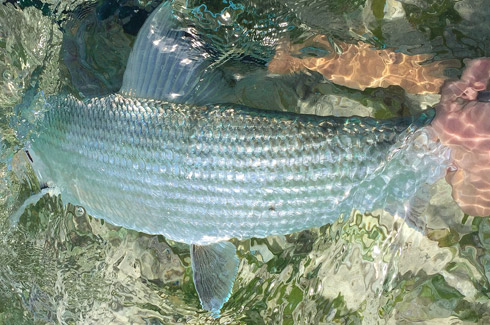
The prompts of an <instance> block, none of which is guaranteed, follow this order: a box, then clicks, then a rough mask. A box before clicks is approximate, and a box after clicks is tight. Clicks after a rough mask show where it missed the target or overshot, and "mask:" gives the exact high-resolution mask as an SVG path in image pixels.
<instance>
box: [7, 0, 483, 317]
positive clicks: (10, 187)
mask: <svg viewBox="0 0 490 325" xmlns="http://www.w3.org/2000/svg"><path fill="white" fill-rule="evenodd" d="M158 4H159V2H154V1H129V0H128V1H112V2H107V1H106V2H101V1H97V2H93V1H87V2H86V1H82V0H79V1H73V2H59V1H55V0H49V1H31V2H29V1H19V2H14V1H11V2H9V3H5V4H0V107H1V110H0V135H1V143H0V154H1V156H0V324H57V323H60V324H169V323H191V324H202V323H231V324H244V323H245V324H328V323H341V324H344V323H347V324H378V323H381V324H384V323H388V324H411V323H413V322H417V321H420V322H426V323H431V324H441V323H442V324H447V323H451V324H459V323H463V322H470V323H471V322H479V323H482V324H485V323H490V299H489V276H490V254H489V252H490V220H489V219H485V218H474V217H472V216H466V215H464V214H463V213H462V212H461V211H460V210H459V208H458V207H457V205H456V204H455V203H454V202H453V201H452V198H451V196H450V188H449V186H448V185H447V184H446V183H445V181H444V180H441V181H440V182H438V183H437V184H435V185H434V186H433V187H432V188H431V200H430V204H429V206H428V208H427V209H426V211H425V213H424V216H423V218H425V219H426V223H427V233H426V234H423V233H421V232H418V231H416V230H414V229H412V228H410V227H408V226H407V225H406V224H405V223H404V222H403V221H402V220H400V219H395V218H393V217H392V216H390V215H388V214H386V213H384V212H383V211H373V212H372V214H369V215H360V214H357V213H356V212H355V211H354V212H353V213H352V214H351V215H348V216H343V217H342V218H340V219H339V220H338V221H336V222H335V223H334V224H332V225H325V226H324V227H322V228H319V229H311V230H307V231H303V232H301V233H297V234H291V235H286V236H276V237H269V238H265V239H264V238H261V239H255V238H253V239H249V240H244V241H234V244H235V245H236V246H237V248H238V254H239V257H240V258H241V263H240V268H239V272H238V277H237V280H236V283H235V286H234V289H233V293H232V295H231V298H230V300H229V301H228V302H227V303H226V304H225V305H224V307H223V310H222V317H221V318H220V319H218V320H214V319H213V318H212V317H210V316H209V315H208V314H207V313H206V312H205V311H203V310H201V309H200V303H199V299H198V297H197V293H196V291H195V289H194V285H193V282H192V278H191V276H192V272H191V269H190V257H189V250H188V247H187V246H186V245H183V244H179V243H174V242H170V241H168V240H166V239H165V238H163V237H161V236H149V235H146V234H142V233H137V232H135V231H131V230H127V229H124V228H119V227H114V226H112V225H110V224H107V223H105V222H104V221H103V220H99V219H94V218H92V217H90V216H88V215H86V214H85V212H84V209H83V208H82V207H74V206H71V205H69V204H68V203H69V202H63V201H62V198H55V197H48V196H46V197H44V198H43V199H42V200H41V201H40V202H39V203H38V204H36V205H35V206H30V207H29V208H28V209H27V211H26V213H25V214H24V215H23V216H22V217H21V220H20V221H19V223H18V225H17V226H16V227H12V226H11V224H10V222H9V215H10V214H11V213H12V212H13V211H15V209H16V208H17V207H18V206H20V204H21V203H22V202H23V200H24V199H25V198H26V197H28V196H29V195H30V194H32V193H34V192H36V191H38V190H39V187H40V184H38V183H37V182H36V180H35V179H34V178H33V177H32V175H31V174H30V171H29V169H28V166H27V164H25V163H23V162H22V161H17V160H16V159H17V156H14V153H15V152H16V151H17V150H18V145H19V136H20V135H19V134H16V133H15V132H14V130H12V129H11V128H10V127H9V120H10V117H11V116H12V115H14V114H16V113H15V112H16V111H15V109H14V107H15V105H19V104H22V103H23V102H27V100H31V99H32V98H33V97H34V96H36V97H35V98H34V102H36V101H41V102H42V98H41V97H42V96H40V95H39V91H41V90H42V91H43V94H44V95H45V96H47V95H49V94H55V93H59V92H70V93H73V94H75V95H77V96H79V97H81V98H84V97H91V96H98V95H105V94H109V93H113V92H115V91H117V90H118V89H119V87H120V85H121V81H122V75H123V73H124V69H125V64H126V60H127V57H128V55H129V52H130V50H131V47H132V44H133V42H134V39H135V35H136V33H137V30H138V29H139V27H140V26H141V24H142V22H143V21H144V19H145V18H146V17H147V15H148V14H149V13H150V12H151V10H153V9H154V8H155V7H156V6H157V5H158ZM185 4H186V2H185V1H180V2H179V1H177V5H181V6H184V5H185ZM200 4H202V2H199V1H187V6H188V7H189V8H197V7H198V6H199V5H200ZM234 4H242V5H243V6H241V7H240V6H238V7H240V8H242V9H235V10H229V11H230V15H231V17H233V19H232V23H230V24H229V26H226V25H225V26H224V27H223V26H221V27H220V28H218V29H217V31H216V32H215V33H210V34H209V35H208V37H207V38H206V41H208V42H210V43H212V44H213V46H214V47H215V49H216V51H217V52H218V53H226V52H227V51H229V50H230V48H229V47H230V45H229V44H234V46H237V47H238V48H240V49H242V53H245V54H246V55H245V57H243V56H240V55H235V56H234V55H231V58H230V59H229V60H227V61H226V63H224V64H226V65H227V67H228V68H229V69H232V71H236V73H239V74H243V75H247V74H249V75H252V76H253V75H257V76H259V77H257V78H255V79H254V78H252V79H251V80H253V81H254V82H255V84H251V83H244V84H243V85H241V86H240V87H242V88H241V92H240V93H241V95H242V96H241V98H240V101H241V103H243V104H246V105H249V106H253V107H259V108H273V109H278V110H290V111H296V112H306V113H316V114H337V115H348V114H357V115H371V116H375V117H378V118H384V117H391V116H398V115H407V114H413V113H415V112H417V111H420V109H422V108H423V107H425V106H427V105H433V104H434V103H437V102H438V99H439V97H438V95H427V96H420V95H407V94H405V93H404V91H403V90H402V89H400V88H397V87H390V88H388V89H368V90H366V91H357V90H351V89H347V88H345V87H341V86H336V85H333V84H330V83H328V82H326V81H325V80H323V78H321V76H319V75H316V74H314V73H312V74H309V75H307V74H303V75H297V76H292V77H284V78H262V77H260V76H261V75H260V71H261V69H263V64H264V63H265V62H267V59H268V58H270V56H271V55H273V50H271V47H270V46H267V44H268V42H269V43H270V42H272V43H274V42H277V41H278V40H280V39H281V38H282V37H284V35H285V34H284V33H288V37H290V40H291V41H292V42H301V41H302V40H304V39H306V38H308V37H310V36H311V35H315V34H325V35H328V36H330V37H331V38H332V39H336V40H342V41H349V42H352V41H355V40H362V41H365V42H369V43H371V44H373V46H375V47H378V48H384V47H388V48H394V49H396V50H400V51H402V52H404V53H409V54H415V53H417V54H418V53H433V54H435V55H436V59H438V60H441V59H453V58H455V59H458V60H461V61H462V60H463V59H466V58H476V57H481V56H490V41H489V38H490V24H489V23H488V17H490V1H489V0H461V1H453V0H447V1H440V0H439V1H436V0H404V1H402V2H397V1H391V0H390V1H389V0H373V1H363V0H347V1H340V0H337V1H303V0H296V1H290V0H279V1H256V2H250V1H249V2H238V1H237V2H234ZM207 5H208V8H209V10H210V11H213V12H218V11H221V10H222V9H223V8H225V7H227V6H229V5H230V3H228V2H227V1H221V0H220V1H213V2H207ZM182 15H184V16H185V15H189V16H186V17H188V18H189V19H191V18H192V16H190V13H189V11H185V10H183V11H182ZM257 22H262V23H263V24H258V23H257ZM281 23H283V24H281ZM206 26H207V25H205V24H204V23H203V26H201V27H202V28H204V29H205V28H206ZM291 26H293V27H294V28H292V27H291ZM245 29H246V30H252V32H251V33H250V35H249V36H248V37H247V38H245V37H243V36H242V35H243V31H244V30H245ZM237 30H238V32H236V31H237ZM233 69H235V70H233ZM448 73H449V74H452V75H454V76H457V75H458V74H459V73H461V70H453V71H449V72H448ZM36 94H37V95H36ZM33 107H34V108H33V109H32V110H23V114H24V115H25V118H26V119H29V118H35V115H36V114H35V113H36V107H38V106H36V105H34V106H33ZM12 159H13V162H14V163H13V164H12ZM10 165H13V167H12V168H11V169H9V168H8V166H10ZM26 175H27V176H26Z"/></svg>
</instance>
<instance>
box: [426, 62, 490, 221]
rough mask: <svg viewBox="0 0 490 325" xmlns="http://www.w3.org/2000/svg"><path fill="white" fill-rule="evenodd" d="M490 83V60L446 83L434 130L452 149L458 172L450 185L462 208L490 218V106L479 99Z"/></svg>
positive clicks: (471, 66)
mask: <svg viewBox="0 0 490 325" xmlns="http://www.w3.org/2000/svg"><path fill="white" fill-rule="evenodd" d="M489 81H490V58H482V59H477V60H473V61H469V62H467V66H466V69H465V71H464V73H463V75H462V77H461V80H457V81H452V82H446V83H445V84H444V86H443V87H442V90H441V95H442V97H441V102H440V103H439V105H438V106H437V108H436V117H435V118H434V120H433V121H432V127H433V128H434V130H435V131H436V133H437V135H438V137H439V139H440V140H441V142H442V143H443V144H445V145H447V146H448V147H450V148H451V149H452V156H451V157H452V159H453V163H454V166H455V167H456V170H448V172H447V174H446V180H447V182H448V183H449V184H450V185H451V186H452V189H453V190H452V195H453V198H454V200H455V201H456V202H457V203H458V205H459V206H460V207H461V209H462V210H463V211H464V212H465V213H467V214H469V215H473V216H490V103H481V102H478V101H477V100H476V96H477V94H478V91H480V90H485V89H487V85H488V84H489Z"/></svg>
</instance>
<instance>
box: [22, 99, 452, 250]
mask: <svg viewBox="0 0 490 325" xmlns="http://www.w3.org/2000/svg"><path fill="white" fill-rule="evenodd" d="M49 105H50V106H51V108H50V109H49V110H48V111H47V112H46V114H45V116H44V118H43V119H42V120H41V121H40V122H39V129H38V131H39V132H37V134H38V135H37V136H36V137H33V139H32V140H31V141H30V144H29V147H28V150H29V152H30V154H31V156H32V158H33V167H34V169H35V170H36V172H37V175H38V177H39V178H40V180H41V181H45V182H52V183H54V184H55V185H56V186H57V187H58V188H59V189H60V191H61V194H62V197H63V198H64V199H65V200H66V201H67V202H71V203H73V204H80V205H82V206H84V207H85V208H86V209H87V212H89V213H90V214H91V215H93V216H95V217H99V218H103V219H105V220H107V221H108V222H110V223H112V224H116V225H120V226H124V227H126V228H130V229H134V230H137V231H142V232H145V233H149V234H162V235H164V236H166V237H167V238H170V239H172V240H176V241H180V242H185V243H192V244H209V243H214V242H219V241H222V240H226V239H229V238H250V237H264V236H268V235H273V234H287V233H292V232H296V231H299V230H302V229H307V228H310V227H314V226H321V225H324V224H327V223H329V222H332V221H334V220H335V219H336V218H338V217H339V215H340V214H342V213H349V212H350V211H351V210H352V209H353V208H364V209H366V210H370V209H375V208H384V207H386V206H390V205H397V204H399V203H400V202H401V203H403V200H405V199H406V198H410V197H411V196H412V195H413V194H414V193H415V191H416V190H417V189H418V188H419V187H420V185H421V184H423V183H425V182H427V181H428V180H430V179H431V178H433V179H434V180H435V179H437V178H439V177H441V176H442V175H443V173H444V170H445V165H444V163H443V159H441V158H440V157H447V152H446V151H445V149H444V148H442V147H441V146H440V145H439V144H437V143H435V142H434V143H432V142H431V141H432V140H430V139H429V136H427V134H425V133H424V132H426V131H425V130H427V127H422V128H421V129H419V127H421V126H423V124H424V123H427V122H428V121H429V120H430V118H428V117H423V118H422V122H420V121H419V122H420V123H419V124H420V125H419V126H415V125H414V124H412V126H411V128H412V132H408V133H407V132H405V133H402V132H403V131H404V130H406V129H407V127H409V125H410V121H408V120H407V119H396V120H385V121H377V120H375V119H371V118H359V117H352V118H335V117H317V116H305V115H296V114H287V113H279V112H270V111H260V110H254V109H249V108H243V107H235V106H226V105H214V106H191V105H184V104H172V103H167V102H164V101H157V100H147V99H136V98H130V97H125V96H122V95H111V96H108V97H104V98H95V99H91V100H89V101H87V102H82V101H79V100H77V99H75V98H73V97H71V96H53V97H51V98H50V99H49ZM417 129H418V131H417V132H419V133H420V132H422V133H423V134H425V135H423V136H422V137H425V138H426V140H424V141H425V143H424V144H422V147H423V148H422V147H421V146H420V144H417V141H418V140H414V134H413V133H414V131H416V130H417ZM417 132H415V133H417ZM407 134H408V135H407ZM420 137H421V136H420V134H419V136H418V138H420ZM419 142H420V141H419ZM427 146H429V147H430V148H428V147H427ZM444 159H445V158H444Z"/></svg>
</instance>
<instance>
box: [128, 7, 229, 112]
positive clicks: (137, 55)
mask: <svg viewBox="0 0 490 325" xmlns="http://www.w3.org/2000/svg"><path fill="white" fill-rule="evenodd" d="M212 63H213V62H212V59H211V56H210V55H209V54H208V53H207V51H206V47H205V45H204V44H203V43H202V42H200V40H199V36H198V35H197V32H196V31H195V29H193V28H192V27H187V26H185V25H184V24H183V23H182V22H181V21H179V19H177V17H176V16H175V15H174V13H173V10H172V1H169V2H166V3H163V4H161V5H160V6H159V7H158V8H157V9H155V11H154V12H153V13H152V14H151V15H150V17H148V19H147V20H146V22H145V24H144V25H143V27H142V28H141V30H140V31H139V33H138V36H137V38H136V41H135V44H134V46H133V49H132V51H131V54H130V56H129V59H128V64H127V67H126V71H125V73H124V79H123V84H122V87H121V90H120V93H121V94H123V95H126V96H132V97H140V98H151V99H159V100H165V101H169V102H174V103H189V104H215V103H219V102H227V101H229V99H228V98H227V95H228V94H230V93H231V91H228V90H230V89H231V87H230V86H229V85H228V83H227V81H226V80H225V78H224V75H223V73H222V72H221V71H220V70H217V69H208V67H209V66H210V65H211V64H212Z"/></svg>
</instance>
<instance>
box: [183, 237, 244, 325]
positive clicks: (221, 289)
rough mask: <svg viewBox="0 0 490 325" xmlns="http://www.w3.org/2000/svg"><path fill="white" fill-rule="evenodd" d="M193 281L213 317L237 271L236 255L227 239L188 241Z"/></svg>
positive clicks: (228, 295)
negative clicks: (210, 241) (200, 241)
mask: <svg viewBox="0 0 490 325" xmlns="http://www.w3.org/2000/svg"><path fill="white" fill-rule="evenodd" d="M190 249H191V265H192V274H193V279H194V285H195V287H196V291H197V294H198V296H199V300H200V301H201V305H202V307H203V308H204V309H206V310H208V311H209V312H210V313H211V315H212V316H213V317H215V318H217V317H219V316H220V310H221V307H223V305H224V303H225V302H226V301H228V299H229V298H230V295H231V291H232V289H233V283H234V282H235V278H236V275H237V272H238V264H239V262H240V261H239V259H238V257H237V256H236V248H235V245H233V244H232V243H230V242H219V243H215V244H211V245H205V246H200V245H191V248H190Z"/></svg>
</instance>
